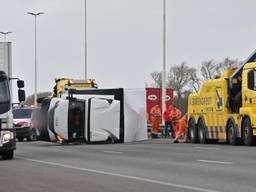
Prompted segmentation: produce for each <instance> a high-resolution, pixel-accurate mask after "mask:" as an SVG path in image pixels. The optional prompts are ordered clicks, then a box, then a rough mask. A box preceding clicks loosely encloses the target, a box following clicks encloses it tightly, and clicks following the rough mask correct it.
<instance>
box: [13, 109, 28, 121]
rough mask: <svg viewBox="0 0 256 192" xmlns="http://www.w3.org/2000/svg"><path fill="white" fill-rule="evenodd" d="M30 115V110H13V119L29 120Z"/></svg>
mask: <svg viewBox="0 0 256 192" xmlns="http://www.w3.org/2000/svg"><path fill="white" fill-rule="evenodd" d="M31 114H32V109H23V108H20V109H13V118H14V119H30V118H31Z"/></svg>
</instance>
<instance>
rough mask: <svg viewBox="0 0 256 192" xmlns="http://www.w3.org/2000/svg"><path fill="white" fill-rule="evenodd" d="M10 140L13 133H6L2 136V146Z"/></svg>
mask: <svg viewBox="0 0 256 192" xmlns="http://www.w3.org/2000/svg"><path fill="white" fill-rule="evenodd" d="M11 139H13V132H7V133H4V134H3V144H4V143H8V142H9V141H10V140H11Z"/></svg>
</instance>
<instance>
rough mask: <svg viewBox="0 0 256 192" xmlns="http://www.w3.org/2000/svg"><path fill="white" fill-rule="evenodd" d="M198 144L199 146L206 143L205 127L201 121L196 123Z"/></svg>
mask: <svg viewBox="0 0 256 192" xmlns="http://www.w3.org/2000/svg"><path fill="white" fill-rule="evenodd" d="M198 142H199V143H201V144H205V143H206V133H205V125H204V122H203V121H202V120H200V121H199V123H198Z"/></svg>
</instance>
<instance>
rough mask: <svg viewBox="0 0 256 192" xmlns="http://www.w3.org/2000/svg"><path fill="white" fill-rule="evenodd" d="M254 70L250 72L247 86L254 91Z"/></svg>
mask: <svg viewBox="0 0 256 192" xmlns="http://www.w3.org/2000/svg"><path fill="white" fill-rule="evenodd" d="M254 72H255V71H254V70H251V71H249V72H248V76H247V77H248V78H247V86H248V88H249V89H251V90H254V88H255V82H254Z"/></svg>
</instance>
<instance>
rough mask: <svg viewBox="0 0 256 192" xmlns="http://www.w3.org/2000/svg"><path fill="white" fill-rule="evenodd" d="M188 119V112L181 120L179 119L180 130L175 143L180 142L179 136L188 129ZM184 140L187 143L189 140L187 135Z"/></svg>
mask: <svg viewBox="0 0 256 192" xmlns="http://www.w3.org/2000/svg"><path fill="white" fill-rule="evenodd" d="M187 121H188V114H187V113H186V114H185V115H184V116H183V117H182V118H181V119H180V120H179V131H178V133H177V134H176V137H175V139H174V141H173V143H178V142H179V138H180V137H181V136H182V135H183V134H184V133H185V132H186V130H187ZM184 142H185V143H187V142H188V138H187V136H186V135H185V137H184Z"/></svg>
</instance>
